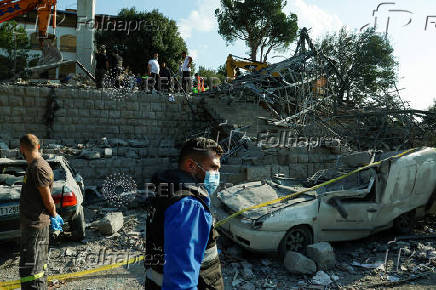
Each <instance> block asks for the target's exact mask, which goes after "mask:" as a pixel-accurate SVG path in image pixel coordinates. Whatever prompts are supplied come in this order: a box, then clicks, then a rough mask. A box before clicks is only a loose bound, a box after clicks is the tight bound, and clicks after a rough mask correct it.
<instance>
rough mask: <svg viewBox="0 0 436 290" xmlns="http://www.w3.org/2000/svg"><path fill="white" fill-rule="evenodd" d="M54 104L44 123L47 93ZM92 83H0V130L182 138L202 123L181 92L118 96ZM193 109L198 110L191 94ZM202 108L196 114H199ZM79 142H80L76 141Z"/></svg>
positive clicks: (84, 136)
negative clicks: (81, 85) (49, 123)
mask: <svg viewBox="0 0 436 290" xmlns="http://www.w3.org/2000/svg"><path fill="white" fill-rule="evenodd" d="M52 90H53V92H54V96H55V97H54V98H55V100H56V103H57V104H58V105H59V110H57V111H56V112H55V114H54V121H53V128H52V130H49V128H48V126H47V125H46V124H45V123H46V122H45V114H46V112H47V106H48V105H49V96H50V94H51V92H52ZM119 97H120V96H116V95H114V94H111V93H107V92H104V91H101V90H95V89H80V88H55V89H51V88H46V87H24V86H2V87H0V136H1V137H3V139H5V138H18V137H20V136H21V135H23V133H24V132H32V133H34V134H36V135H37V136H39V137H40V138H53V139H70V140H71V139H74V140H76V141H82V142H83V141H84V140H87V139H98V138H101V137H107V138H123V139H143V138H149V139H150V138H152V139H154V138H157V137H159V136H171V137H172V138H174V139H176V140H177V139H183V138H184V137H185V134H186V132H187V131H189V130H191V129H193V128H196V127H198V126H201V124H200V123H201V119H200V120H199V119H198V118H197V119H194V116H193V114H192V112H191V110H190V108H189V106H188V104H187V102H186V101H185V100H184V98H183V96H176V101H175V102H170V101H169V100H168V96H160V95H157V94H153V95H152V94H145V93H144V92H136V93H130V94H126V95H125V96H123V97H122V98H119ZM191 102H192V104H193V105H192V106H193V109H194V111H196V112H197V110H200V109H199V107H198V105H197V103H198V101H197V100H196V99H192V100H191ZM200 115H201V114H196V116H200ZM77 143H80V142H77Z"/></svg>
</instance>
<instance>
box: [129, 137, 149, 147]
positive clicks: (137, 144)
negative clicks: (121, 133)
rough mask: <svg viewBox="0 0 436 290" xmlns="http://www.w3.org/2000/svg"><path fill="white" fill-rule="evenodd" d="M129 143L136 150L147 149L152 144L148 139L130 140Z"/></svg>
mask: <svg viewBox="0 0 436 290" xmlns="http://www.w3.org/2000/svg"><path fill="white" fill-rule="evenodd" d="M128 142H129V145H130V146H131V147H135V148H143V147H147V146H148V145H149V144H150V142H149V141H148V140H147V139H143V140H138V139H129V140H128Z"/></svg>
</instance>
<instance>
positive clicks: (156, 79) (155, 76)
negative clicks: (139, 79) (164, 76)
mask: <svg viewBox="0 0 436 290" xmlns="http://www.w3.org/2000/svg"><path fill="white" fill-rule="evenodd" d="M151 78H152V79H153V82H154V89H155V90H156V91H158V90H159V74H156V73H151Z"/></svg>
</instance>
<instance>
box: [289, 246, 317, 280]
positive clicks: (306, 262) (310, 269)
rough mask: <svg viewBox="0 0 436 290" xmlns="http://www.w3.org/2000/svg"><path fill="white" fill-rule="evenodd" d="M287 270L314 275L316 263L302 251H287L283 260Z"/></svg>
mask: <svg viewBox="0 0 436 290" xmlns="http://www.w3.org/2000/svg"><path fill="white" fill-rule="evenodd" d="M283 263H284V265H285V268H286V270H288V271H289V272H291V273H293V274H304V275H313V274H314V273H315V272H316V264H315V262H314V261H312V260H311V259H309V258H307V257H306V256H304V255H303V254H301V253H297V252H291V251H289V252H287V253H286V255H285V259H284V261H283Z"/></svg>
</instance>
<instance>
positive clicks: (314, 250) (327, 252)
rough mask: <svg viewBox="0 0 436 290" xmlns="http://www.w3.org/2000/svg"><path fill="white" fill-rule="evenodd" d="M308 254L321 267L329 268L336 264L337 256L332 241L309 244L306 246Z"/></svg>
mask: <svg viewBox="0 0 436 290" xmlns="http://www.w3.org/2000/svg"><path fill="white" fill-rule="evenodd" d="M306 251H307V256H308V257H309V258H311V259H312V260H313V261H315V263H316V264H317V266H318V268H319V269H322V270H329V269H331V268H333V267H335V266H336V257H335V253H334V251H333V247H332V246H331V245H330V243H327V242H322V243H317V244H313V245H309V246H307V248H306Z"/></svg>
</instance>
